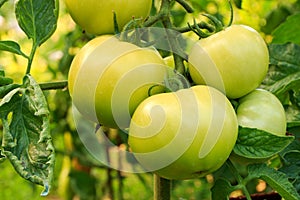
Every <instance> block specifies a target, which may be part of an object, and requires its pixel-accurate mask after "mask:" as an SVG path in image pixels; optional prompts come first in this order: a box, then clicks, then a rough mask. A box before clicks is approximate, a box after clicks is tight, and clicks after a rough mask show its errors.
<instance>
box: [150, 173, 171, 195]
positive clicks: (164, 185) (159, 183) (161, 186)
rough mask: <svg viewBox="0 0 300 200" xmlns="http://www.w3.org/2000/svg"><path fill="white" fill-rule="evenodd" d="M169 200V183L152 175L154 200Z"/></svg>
mask: <svg viewBox="0 0 300 200" xmlns="http://www.w3.org/2000/svg"><path fill="white" fill-rule="evenodd" d="M170 199H171V181H170V180H168V179H164V178H162V177H160V176H158V175H156V174H154V200H170Z"/></svg>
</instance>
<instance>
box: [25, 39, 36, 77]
mask: <svg viewBox="0 0 300 200" xmlns="http://www.w3.org/2000/svg"><path fill="white" fill-rule="evenodd" d="M37 48H38V45H37V44H36V43H35V42H33V45H32V49H31V52H30V56H29V57H28V64H27V69H26V74H30V70H31V66H32V62H33V58H34V55H35V52H36V50H37Z"/></svg>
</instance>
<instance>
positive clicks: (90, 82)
mask: <svg viewBox="0 0 300 200" xmlns="http://www.w3.org/2000/svg"><path fill="white" fill-rule="evenodd" d="M166 71H167V67H166V66H165V62H164V60H163V58H162V57H161V56H160V54H159V53H158V52H157V51H156V50H155V49H152V48H140V47H138V46H136V45H133V44H131V43H128V42H122V41H120V40H119V39H118V38H116V37H114V36H109V35H103V36H99V37H97V38H95V39H93V40H91V41H90V42H88V43H87V44H86V45H85V46H84V47H83V48H82V49H81V50H80V51H79V53H78V54H77V55H76V56H75V58H74V59H73V61H72V64H71V68H70V71H69V77H68V80H69V91H70V95H71V97H72V100H73V104H74V105H75V107H76V108H77V110H78V111H79V112H80V113H81V114H82V115H83V116H85V117H86V118H87V119H89V120H91V121H95V122H97V123H100V124H102V125H104V126H107V127H111V128H127V127H128V126H129V122H130V119H131V115H132V113H133V112H134V110H135V108H136V107H137V105H138V104H139V103H140V102H141V101H142V100H144V99H145V98H147V97H148V96H149V94H148V93H149V90H150V88H152V89H151V94H155V93H159V92H163V91H164V90H163V86H162V84H163V81H164V78H165V75H166ZM153 86H155V87H153Z"/></svg>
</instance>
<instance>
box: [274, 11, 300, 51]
mask: <svg viewBox="0 0 300 200" xmlns="http://www.w3.org/2000/svg"><path fill="white" fill-rule="evenodd" d="M299 21H300V13H296V14H294V15H291V16H289V17H288V18H287V19H286V21H285V22H284V23H282V24H281V25H280V26H279V27H277V28H276V29H275V30H274V32H273V34H272V35H273V40H272V43H277V44H284V43H287V42H292V43H296V44H299V45H300V32H299V29H300V23H299Z"/></svg>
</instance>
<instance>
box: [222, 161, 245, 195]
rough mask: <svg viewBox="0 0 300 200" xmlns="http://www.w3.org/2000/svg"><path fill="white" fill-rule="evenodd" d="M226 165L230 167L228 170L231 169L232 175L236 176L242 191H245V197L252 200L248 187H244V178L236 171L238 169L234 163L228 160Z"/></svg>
mask: <svg viewBox="0 0 300 200" xmlns="http://www.w3.org/2000/svg"><path fill="white" fill-rule="evenodd" d="M226 164H227V166H228V168H229V169H230V171H231V172H232V174H233V175H234V176H235V178H236V180H237V182H238V185H239V186H240V188H241V190H242V191H243V193H244V195H245V197H246V199H247V200H251V195H250V194H249V192H248V190H247V188H246V185H244V181H243V178H242V177H241V175H240V174H239V172H238V170H237V169H236V167H235V166H234V165H233V164H232V162H231V161H230V160H229V159H228V160H227V161H226Z"/></svg>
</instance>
